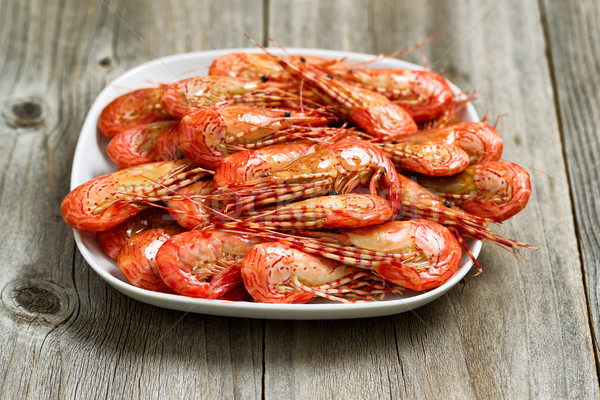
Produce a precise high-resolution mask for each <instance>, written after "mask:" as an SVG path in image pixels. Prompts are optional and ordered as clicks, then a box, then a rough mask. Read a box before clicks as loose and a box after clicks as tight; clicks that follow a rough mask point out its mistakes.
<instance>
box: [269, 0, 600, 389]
mask: <svg viewBox="0 0 600 400" xmlns="http://www.w3.org/2000/svg"><path fill="white" fill-rule="evenodd" d="M325 3H326V4H324V3H323V2H317V1H315V2H312V3H311V2H308V3H307V2H304V3H302V5H301V6H299V5H298V4H296V3H294V2H293V1H288V2H283V3H282V2H275V3H272V4H271V13H272V14H283V15H289V16H290V17H289V19H285V18H280V19H277V20H271V28H270V30H269V32H270V35H271V36H272V37H274V38H276V40H277V41H279V42H280V43H283V44H285V45H289V46H297V45H298V44H299V43H305V41H307V40H308V39H307V38H306V37H303V36H301V35H299V32H302V31H303V32H306V31H307V29H306V28H305V27H303V26H302V23H305V22H304V18H297V17H298V15H301V16H306V17H308V16H310V18H313V19H315V18H316V20H315V22H314V23H315V25H314V26H315V27H319V32H316V35H317V36H318V37H319V39H316V38H313V39H312V40H313V41H315V42H317V40H319V41H320V45H321V47H326V48H329V47H332V48H333V47H336V48H339V47H341V48H342V49H344V50H354V51H362V52H367V53H371V54H380V53H388V52H392V51H396V50H399V49H403V48H407V47H410V46H411V45H413V44H415V43H418V42H420V41H422V40H425V39H427V38H430V37H432V36H434V35H435V34H436V33H438V32H439V33H440V36H439V37H438V38H436V39H433V40H432V41H431V42H430V43H429V44H428V45H426V46H425V47H424V51H423V53H424V55H425V60H426V61H427V62H428V63H429V65H430V66H431V67H432V68H433V69H435V70H437V71H445V73H446V76H447V77H448V78H449V79H450V80H452V81H454V82H455V83H456V84H457V85H458V86H459V87H461V88H463V89H464V90H475V91H476V98H477V100H476V102H475V105H476V108H477V109H478V111H479V113H480V115H485V114H486V113H488V112H489V115H490V118H491V120H492V122H493V120H494V119H495V117H496V115H500V114H503V115H504V114H505V115H506V116H504V117H503V118H501V120H500V122H499V124H498V129H499V130H500V132H501V133H502V135H503V138H504V141H505V151H504V158H505V159H508V160H511V161H514V162H517V163H519V164H522V165H525V166H527V167H528V168H529V171H530V173H531V175H532V181H533V187H534V193H533V196H532V199H531V200H530V204H529V205H528V207H527V209H526V210H525V211H523V212H522V213H521V214H519V215H517V216H516V217H514V218H513V219H512V220H510V221H509V222H507V223H506V224H505V226H504V227H503V228H501V232H503V234H505V235H506V236H508V237H514V238H516V239H518V240H520V241H523V242H525V243H531V244H532V245H534V246H536V247H539V248H540V249H539V250H538V251H533V250H525V251H524V252H523V256H524V257H525V258H527V259H528V260H529V261H527V262H524V261H523V260H519V259H518V258H517V257H514V256H513V255H511V254H510V253H508V252H506V251H504V250H502V249H500V248H498V247H495V246H493V245H490V244H488V245H486V246H485V247H484V250H483V251H482V253H481V255H480V263H481V265H482V266H483V268H484V273H483V274H482V275H481V276H478V277H468V278H467V279H466V280H465V284H464V286H463V287H457V288H455V289H453V290H451V291H450V293H449V295H448V296H447V297H446V298H445V299H443V300H441V301H436V302H435V303H433V304H431V305H429V306H427V307H424V308H422V309H419V310H416V311H415V312H414V313H412V314H410V313H408V314H404V315H400V316H396V317H394V318H393V319H394V324H392V326H393V327H394V329H393V330H392V331H389V332H386V333H385V335H386V336H394V337H395V338H396V351H397V360H394V362H391V363H390V362H389V361H387V360H388V359H387V358H384V359H385V360H386V362H381V363H378V365H377V368H378V374H376V375H374V376H373V375H371V376H369V375H365V376H363V377H362V380H361V378H360V377H353V380H352V384H353V385H354V384H356V385H357V386H361V385H362V386H365V387H369V385H372V384H373V382H374V380H375V381H376V380H377V379H378V377H379V376H380V375H385V376H388V377H396V378H395V379H394V382H393V384H391V385H390V394H391V395H390V397H399V396H401V395H406V396H408V397H417V396H425V397H434V396H448V397H453V398H468V397H477V398H498V397H507V398H521V397H526V396H530V397H542V398H546V397H569V396H573V397H588V396H589V397H592V398H593V397H596V396H597V395H598V383H597V377H596V371H595V366H594V358H593V355H592V352H591V348H592V342H591V338H590V335H589V330H588V329H587V327H586V321H587V313H586V304H585V298H584V297H583V296H581V293H582V291H583V282H582V276H581V274H580V272H579V268H580V264H579V259H578V249H577V242H576V237H575V234H574V228H573V216H572V214H571V210H570V199H569V195H568V192H566V191H565V190H556V188H560V187H562V188H565V187H567V185H568V184H567V179H566V175H565V168H564V162H563V160H562V154H561V151H562V149H561V147H560V136H559V131H558V124H557V119H556V116H555V115H554V104H553V97H552V96H553V92H552V83H551V77H550V71H549V65H548V63H547V60H546V59H545V53H544V46H545V43H544V33H543V29H542V25H541V23H540V19H541V15H540V10H539V9H538V6H537V3H536V2H534V1H525V2H519V1H504V2H498V1H486V2H476V1H471V2H469V1H464V2H458V3H457V2H453V3H449V2H441V1H429V2H417V1H413V2H410V1H409V2H394V1H338V2H325ZM294 6H296V8H297V9H296V10H294V9H293V7H294ZM358 10H360V11H358ZM365 10H366V11H367V12H365ZM434 10H435V11H434ZM332 12H333V14H332ZM348 14H350V15H348ZM414 21H418V23H415V22H414ZM354 27H357V29H356V30H357V31H359V32H360V33H356V35H357V36H359V37H360V36H362V37H365V36H366V37H368V38H369V39H368V40H351V41H343V40H342V39H341V38H343V37H346V34H347V33H348V32H354V31H353V28H354ZM336 32H337V33H336ZM352 34H353V33H348V35H350V37H352ZM324 38H327V39H329V38H331V39H329V40H330V41H328V42H327V43H323V39H324ZM403 58H406V59H408V60H410V61H413V62H420V63H422V64H423V63H424V62H425V61H424V59H423V54H421V53H419V52H416V53H415V54H410V55H407V56H405V57H403ZM540 143H543V144H544V145H542V146H540ZM574 293H579V295H575V296H574ZM567 309H568V310H570V311H569V312H566V313H565V310H567ZM359 324H360V322H357V327H358V326H360V325H359ZM384 329H385V328H384ZM351 330H352V331H356V330H358V328H354V329H351ZM305 334H306V333H305V330H301V329H298V331H297V332H296V333H294V331H292V332H291V333H288V336H290V341H291V342H290V343H288V342H286V343H285V345H284V346H285V348H286V349H289V350H287V352H286V353H285V357H287V358H292V359H295V358H298V357H300V356H301V354H300V353H299V350H298V349H297V348H295V347H294V346H292V343H295V342H296V341H302V340H303V337H304V335H305ZM266 335H267V336H266V342H265V343H266V344H267V348H266V351H267V354H269V352H270V350H269V347H268V344H269V343H270V340H271V338H272V336H271V334H270V330H269V329H268V328H267V331H266ZM357 342H360V340H358V341H357ZM365 343H369V344H365V345H364V346H369V347H370V349H369V351H368V353H372V354H380V353H381V349H380V348H379V346H385V345H384V344H382V343H384V342H380V343H378V344H374V343H372V342H369V341H367V340H366V339H365ZM306 345H307V346H310V342H309V343H306ZM310 348H311V349H312V352H314V353H317V352H319V351H322V349H321V348H320V346H319V345H318V344H316V343H315V344H313V345H312V346H311V347H310ZM361 350H362V347H361ZM280 351H284V350H280ZM302 351H303V353H306V352H307V350H306V349H305V348H304V347H303V348H302ZM288 353H289V354H288ZM329 356H330V357H333V356H334V355H333V354H332V353H329ZM268 361H269V359H267V365H266V369H267V370H269V369H270V366H269V362H268ZM342 370H344V369H343V367H342ZM382 371H383V372H382ZM337 373H338V371H337V370H336V371H332V372H331V373H329V374H325V375H324V376H323V375H322V376H321V380H322V382H330V381H334V380H335V378H336V376H337ZM449 375H451V376H452V378H451V379H449ZM356 379H358V380H359V382H360V383H357V382H356ZM266 383H269V382H268V381H266ZM320 387H324V389H323V391H318V394H317V396H316V397H324V398H327V397H329V396H328V392H326V391H325V390H326V389H325V388H326V387H327V386H326V385H325V383H323V384H320V385H317V388H320ZM284 388H285V389H286V390H287V391H288V393H292V394H296V395H297V396H298V397H303V396H309V393H308V391H304V390H305V389H304V388H305V386H303V385H301V384H298V385H291V386H290V384H289V383H288V382H286V383H285V384H281V385H278V384H277V383H273V387H271V386H270V385H268V384H267V385H266V389H265V390H266V391H267V393H270V392H272V393H279V392H280V391H281V390H283V389H284ZM310 390H313V389H312V388H311V389H310ZM367 393H368V391H367ZM310 395H312V396H314V393H312V394H310Z"/></svg>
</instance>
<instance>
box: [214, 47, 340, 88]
mask: <svg viewBox="0 0 600 400" xmlns="http://www.w3.org/2000/svg"><path fill="white" fill-rule="evenodd" d="M290 58H292V59H296V60H302V61H303V62H305V63H308V64H311V65H317V66H327V65H329V64H331V63H332V61H331V60H328V59H324V58H321V57H315V56H308V55H292V56H290ZM334 62H335V61H334ZM208 75H210V76H229V77H233V78H239V79H248V80H263V81H269V82H290V81H292V80H293V79H294V78H293V77H292V76H291V75H290V74H289V73H288V72H287V71H286V70H285V69H284V68H283V67H282V66H281V65H280V64H279V63H278V62H277V61H275V60H273V58H272V57H270V56H268V55H266V54H260V53H242V52H238V53H228V54H225V55H222V56H220V57H218V58H216V59H215V60H214V61H213V62H212V64H211V65H210V68H209V69H208Z"/></svg>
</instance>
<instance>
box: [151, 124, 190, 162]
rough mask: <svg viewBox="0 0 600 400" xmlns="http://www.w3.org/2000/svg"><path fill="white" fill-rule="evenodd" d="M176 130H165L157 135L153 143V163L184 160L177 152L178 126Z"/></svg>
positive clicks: (178, 151)
mask: <svg viewBox="0 0 600 400" xmlns="http://www.w3.org/2000/svg"><path fill="white" fill-rule="evenodd" d="M177 128H178V129H166V130H164V131H162V132H161V133H159V134H158V136H157V137H156V141H155V142H154V159H155V161H169V160H177V159H179V158H184V156H183V154H182V153H181V150H179V125H178V126H177Z"/></svg>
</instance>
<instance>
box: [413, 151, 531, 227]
mask: <svg viewBox="0 0 600 400" xmlns="http://www.w3.org/2000/svg"><path fill="white" fill-rule="evenodd" d="M418 182H419V183H420V184H422V185H423V186H425V187H427V188H429V189H432V190H434V191H435V192H436V193H437V194H438V195H440V196H442V197H444V198H446V199H448V200H450V201H452V202H453V203H455V204H456V205H458V206H460V207H461V208H462V209H464V210H465V211H467V212H469V213H471V214H473V215H478V216H480V217H484V218H490V219H492V220H494V221H496V222H501V221H504V220H506V219H508V218H510V217H512V216H513V215H515V214H517V213H518V212H519V211H521V210H522V209H523V208H525V206H526V205H527V202H528V201H529V197H530V195H531V182H530V179H529V174H528V173H527V171H525V170H524V169H523V168H521V167H520V166H518V165H517V164H515V163H512V162H509V161H489V162H485V163H481V164H475V165H471V166H470V167H468V168H467V169H466V170H465V171H463V172H462V173H460V174H458V175H455V176H449V177H444V178H430V177H420V178H419V180H418Z"/></svg>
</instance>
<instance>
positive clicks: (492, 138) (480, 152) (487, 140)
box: [398, 122, 503, 164]
mask: <svg viewBox="0 0 600 400" xmlns="http://www.w3.org/2000/svg"><path fill="white" fill-rule="evenodd" d="M398 141H400V142H416V141H419V142H443V143H447V144H454V145H456V146H458V147H460V148H462V149H463V150H464V151H466V152H467V154H468V155H469V163H470V164H475V163H481V162H487V161H498V160H499V159H500V157H501V155H502V148H503V141H502V137H501V136H500V134H499V133H498V132H497V131H496V130H495V129H494V128H493V127H492V126H490V125H488V124H486V123H485V122H459V123H457V124H453V125H450V126H448V127H445V128H436V129H429V130H425V131H420V132H417V133H414V134H411V135H407V136H404V137H402V138H399V139H398Z"/></svg>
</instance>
